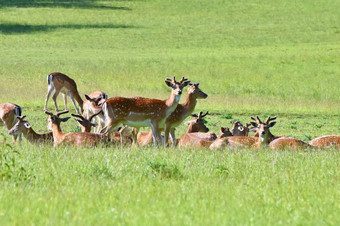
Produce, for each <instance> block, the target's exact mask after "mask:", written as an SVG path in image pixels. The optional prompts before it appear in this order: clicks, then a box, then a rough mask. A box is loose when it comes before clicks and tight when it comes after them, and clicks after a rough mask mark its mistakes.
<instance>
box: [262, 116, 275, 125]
mask: <svg viewBox="0 0 340 226" xmlns="http://www.w3.org/2000/svg"><path fill="white" fill-rule="evenodd" d="M276 118H277V116H274V117H270V116H268V118H267V120H266V122H265V123H266V124H268V123H269V122H270V121H273V120H275V119H276Z"/></svg>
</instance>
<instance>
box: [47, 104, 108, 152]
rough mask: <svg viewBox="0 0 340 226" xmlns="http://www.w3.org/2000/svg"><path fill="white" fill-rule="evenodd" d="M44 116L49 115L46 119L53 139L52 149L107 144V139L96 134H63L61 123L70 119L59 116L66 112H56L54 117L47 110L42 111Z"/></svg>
mask: <svg viewBox="0 0 340 226" xmlns="http://www.w3.org/2000/svg"><path fill="white" fill-rule="evenodd" d="M44 112H45V114H47V115H49V118H48V129H49V130H52V133H53V139H54V147H58V146H60V145H70V144H72V145H75V146H77V147H80V146H98V145H99V144H103V143H104V144H105V143H107V138H106V137H105V136H104V135H102V134H98V133H88V132H84V133H77V132H70V133H63V132H62V131H61V128H60V123H61V122H66V121H67V120H69V119H70V117H66V118H60V117H59V116H60V115H62V114H65V113H68V111H67V110H66V111H62V112H57V113H56V114H55V115H54V114H53V113H51V112H49V111H47V110H45V111H44Z"/></svg>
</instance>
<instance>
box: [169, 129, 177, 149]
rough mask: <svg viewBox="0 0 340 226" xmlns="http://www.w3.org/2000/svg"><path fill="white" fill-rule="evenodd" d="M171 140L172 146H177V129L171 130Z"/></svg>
mask: <svg viewBox="0 0 340 226" xmlns="http://www.w3.org/2000/svg"><path fill="white" fill-rule="evenodd" d="M170 140H171V144H172V145H173V146H176V145H177V144H176V136H175V128H171V129H170Z"/></svg>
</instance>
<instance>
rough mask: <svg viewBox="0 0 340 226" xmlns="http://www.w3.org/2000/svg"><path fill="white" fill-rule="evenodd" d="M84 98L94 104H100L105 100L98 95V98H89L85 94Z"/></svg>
mask: <svg viewBox="0 0 340 226" xmlns="http://www.w3.org/2000/svg"><path fill="white" fill-rule="evenodd" d="M85 98H86V100H88V101H90V102H91V103H94V104H95V105H96V106H101V105H102V104H103V101H102V100H104V101H105V99H103V97H102V96H100V97H98V98H91V97H89V96H88V95H86V94H85Z"/></svg>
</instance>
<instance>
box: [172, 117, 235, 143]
mask: <svg viewBox="0 0 340 226" xmlns="http://www.w3.org/2000/svg"><path fill="white" fill-rule="evenodd" d="M208 114H209V113H208V112H206V113H205V114H203V112H200V113H199V114H198V115H196V114H194V115H192V116H193V117H195V118H196V119H194V120H191V121H189V123H191V125H194V124H193V123H194V122H195V121H197V122H196V124H198V125H201V124H202V125H204V120H203V118H204V117H205V116H206V115H208ZM189 129H190V127H189ZM189 129H188V131H187V132H186V133H185V134H183V135H182V136H181V138H180V139H179V140H178V147H180V148H183V147H186V148H187V147H199V148H201V147H206V146H208V144H209V142H213V141H214V140H216V139H217V138H222V137H226V136H232V134H231V132H230V130H229V128H224V127H221V132H220V134H219V136H216V134H215V133H213V132H210V133H208V131H209V129H208V127H206V126H205V125H204V127H203V128H202V129H201V130H200V131H198V130H197V129H196V130H195V129H190V130H189Z"/></svg>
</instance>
